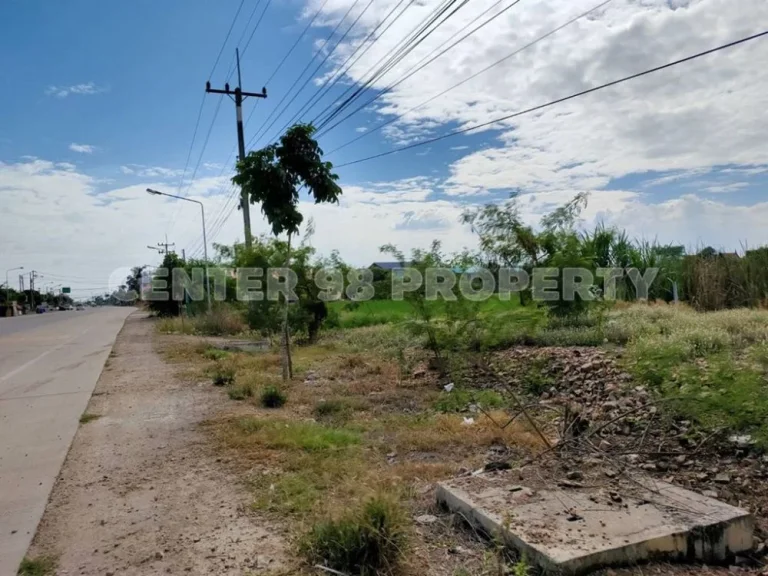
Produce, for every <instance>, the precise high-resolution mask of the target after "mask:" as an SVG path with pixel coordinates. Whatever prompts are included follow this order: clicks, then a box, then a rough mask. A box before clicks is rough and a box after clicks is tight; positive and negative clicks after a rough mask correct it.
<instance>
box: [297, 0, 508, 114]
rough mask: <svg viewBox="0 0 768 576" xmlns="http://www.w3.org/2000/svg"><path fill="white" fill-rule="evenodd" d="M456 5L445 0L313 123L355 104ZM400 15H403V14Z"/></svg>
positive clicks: (327, 107) (453, 0)
mask: <svg viewBox="0 0 768 576" xmlns="http://www.w3.org/2000/svg"><path fill="white" fill-rule="evenodd" d="M499 1H501V0H499ZM455 3H456V0H444V2H443V4H442V5H441V6H437V7H436V8H435V9H434V10H433V11H432V13H431V14H430V15H429V16H427V18H425V19H424V20H423V21H422V22H421V23H420V24H417V25H416V26H415V27H414V28H412V29H411V30H410V32H408V34H406V36H405V37H404V38H403V39H402V40H401V41H400V42H399V43H398V44H397V45H396V46H395V47H394V49H393V50H392V51H391V52H389V53H388V54H384V55H383V56H382V57H381V58H379V60H378V61H377V62H376V63H375V64H374V65H373V66H372V67H371V68H370V69H369V71H368V73H367V74H366V75H367V78H366V79H365V81H364V82H363V83H362V84H361V85H360V86H358V87H357V88H356V89H355V87H354V85H352V86H350V87H349V88H347V90H345V91H344V93H343V94H341V96H339V97H338V98H336V100H334V101H333V102H331V103H330V104H329V105H328V106H326V107H325V109H323V110H322V111H321V112H320V113H319V114H318V115H317V116H316V117H315V118H314V119H313V120H312V123H313V124H316V123H317V121H318V120H319V119H320V118H321V117H322V116H323V115H325V114H326V113H328V112H329V111H330V110H331V109H333V111H332V112H331V113H330V114H329V115H328V116H327V117H326V118H325V119H324V120H323V123H325V122H327V121H329V120H330V119H331V118H333V117H334V116H336V115H337V114H339V113H340V112H341V111H342V110H343V109H344V108H346V107H347V106H349V105H350V104H351V103H352V102H354V101H355V100H356V99H357V98H358V97H359V96H360V94H362V93H363V92H364V91H365V90H367V89H368V88H369V87H370V86H371V85H372V84H373V83H374V82H375V81H376V80H378V79H380V78H382V77H383V76H384V75H386V74H387V73H388V72H390V71H391V70H392V69H393V68H394V66H395V65H397V64H398V63H399V62H401V61H402V60H403V59H404V58H405V57H406V56H407V55H408V54H410V53H411V52H412V51H413V50H414V49H415V48H416V46H418V44H419V43H420V42H419V41H418V39H419V37H420V36H422V35H423V34H424V33H425V31H426V30H428V29H429V27H430V26H431V25H432V24H434V23H435V22H436V21H437V20H438V19H439V18H440V16H441V15H443V14H444V13H445V12H446V11H447V10H448V9H449V8H450V7H451V6H452V5H453V4H455ZM465 3H466V2H465ZM462 6H463V4H462ZM460 7H461V6H460ZM406 9H407V7H406ZM403 12H405V10H403ZM400 15H402V12H401V14H400ZM442 23H445V20H443V22H442ZM439 26H440V25H439V24H438V25H437V26H435V27H434V28H433V29H432V32H434V30H436V29H437V28H438V27H439ZM428 34H431V32H429V33H428ZM422 41H423V38H422ZM385 60H386V62H385ZM382 62H384V64H382ZM363 77H364V78H365V77H366V76H365V75H364V76H363ZM353 90H354V92H353V93H352V95H351V96H348V97H347V94H349V92H350V91H353ZM345 97H346V99H345V100H344V101H343V102H341V104H339V105H338V106H336V104H337V103H338V102H339V101H341V100H342V99H343V98H345Z"/></svg>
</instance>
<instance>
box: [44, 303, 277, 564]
mask: <svg viewBox="0 0 768 576" xmlns="http://www.w3.org/2000/svg"><path fill="white" fill-rule="evenodd" d="M153 340H154V330H153V323H152V321H151V320H150V319H148V318H147V317H146V316H145V315H143V314H141V313H135V314H133V315H132V316H130V317H129V318H128V320H127V321H126V323H125V327H124V328H123V330H122V332H121V333H120V335H119V336H118V338H117V341H116V343H115V347H114V349H113V354H112V355H111V356H110V359H109V360H108V362H107V365H106V368H105V370H104V372H103V373H102V375H101V377H100V379H99V382H98V384H97V386H96V390H95V392H94V396H93V398H92V399H91V402H90V404H89V407H88V410H87V412H88V413H90V414H97V415H99V416H100V418H98V419H96V420H93V421H91V422H88V423H85V424H82V425H81V426H80V429H79V431H78V433H77V435H76V437H75V440H74V443H73V445H72V449H71V451H70V453H69V455H68V457H67V460H66V462H65V464H64V467H63V468H62V471H61V474H60V475H59V478H58V480H57V482H56V486H55V487H54V490H53V494H52V496H51V500H50V501H49V503H48V507H47V508H46V512H45V515H44V517H43V520H42V522H41V524H40V527H39V529H38V533H37V536H36V537H35V540H34V542H33V545H32V548H31V549H30V554H29V555H30V556H38V555H53V556H56V557H58V570H57V574H68V575H72V574H82V575H97V574H98V575H99V576H104V575H108V574H115V575H117V574H119V575H120V576H123V575H125V576H130V575H137V574H142V575H143V574H232V575H235V574H249V573H259V572H262V573H263V572H264V571H267V570H270V569H276V568H278V566H279V564H280V563H281V558H282V553H283V550H282V544H281V539H280V538H279V536H277V535H275V534H273V533H271V532H269V531H267V530H266V529H265V528H262V527H260V526H259V525H258V523H257V521H256V519H255V518H253V517H252V516H251V515H250V514H249V512H248V508H247V504H248V503H247V502H246V501H245V500H244V499H243V493H244V491H242V490H239V489H238V486H237V484H236V483H237V479H236V478H235V477H234V476H230V475H228V474H227V472H226V471H225V470H224V469H223V468H222V464H221V463H218V462H217V457H216V454H214V453H212V451H211V449H210V448H209V447H208V446H207V445H206V442H205V436H204V434H203V432H201V431H200V430H199V426H198V425H199V424H200V422H202V421H204V420H206V419H207V418H209V417H211V416H213V415H214V414H215V413H216V411H217V410H218V409H220V408H221V407H222V405H223V403H224V402H225V399H224V397H223V395H221V394H219V393H218V391H217V390H216V389H214V388H213V387H211V386H210V384H209V383H207V382H200V383H190V382H182V381H180V380H179V379H177V378H176V377H175V376H174V369H173V367H172V366H169V365H167V364H166V363H165V362H164V361H163V360H162V359H161V358H160V356H158V354H157V353H156V352H155V350H154V349H153Z"/></svg>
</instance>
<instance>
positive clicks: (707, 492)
mask: <svg viewBox="0 0 768 576" xmlns="http://www.w3.org/2000/svg"><path fill="white" fill-rule="evenodd" d="M702 494H703V495H704V496H706V497H707V498H715V499H717V492H715V491H714V490H704V492H702Z"/></svg>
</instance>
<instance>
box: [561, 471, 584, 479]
mask: <svg viewBox="0 0 768 576" xmlns="http://www.w3.org/2000/svg"><path fill="white" fill-rule="evenodd" d="M565 477H566V478H568V480H584V474H582V473H581V472H579V471H578V470H571V471H570V472H568V474H566V475H565Z"/></svg>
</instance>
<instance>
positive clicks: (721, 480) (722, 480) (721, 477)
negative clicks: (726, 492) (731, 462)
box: [715, 472, 731, 484]
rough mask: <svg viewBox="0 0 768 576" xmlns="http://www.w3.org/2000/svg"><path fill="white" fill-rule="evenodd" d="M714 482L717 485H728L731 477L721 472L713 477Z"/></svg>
mask: <svg viewBox="0 0 768 576" xmlns="http://www.w3.org/2000/svg"><path fill="white" fill-rule="evenodd" d="M715 482H717V483H718V484H730V482H731V475H730V474H728V473H726V472H721V473H720V474H718V475H717V476H715Z"/></svg>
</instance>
